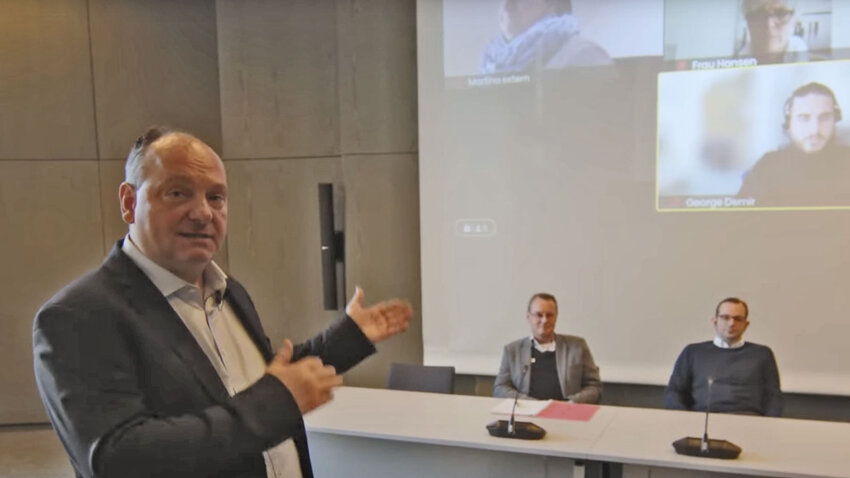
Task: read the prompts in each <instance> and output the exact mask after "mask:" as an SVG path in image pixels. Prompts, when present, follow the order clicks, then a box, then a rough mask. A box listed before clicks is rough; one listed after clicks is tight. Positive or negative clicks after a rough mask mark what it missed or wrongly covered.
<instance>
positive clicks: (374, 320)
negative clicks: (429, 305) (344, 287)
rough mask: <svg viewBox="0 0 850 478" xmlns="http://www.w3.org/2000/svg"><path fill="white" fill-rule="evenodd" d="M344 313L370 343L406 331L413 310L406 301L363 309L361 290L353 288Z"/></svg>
mask: <svg viewBox="0 0 850 478" xmlns="http://www.w3.org/2000/svg"><path fill="white" fill-rule="evenodd" d="M345 313H346V314H348V316H349V317H351V319H352V320H354V323H355V324H357V326H358V327H360V330H362V331H363V334H365V335H366V337H367V338H368V339H369V340H371V341H372V343H373V344H374V343H377V342H380V341H381V340H384V339H386V338H387V337H391V336H393V335H395V334H398V333H400V332H404V331H405V330H407V326H408V324H409V323H410V316H411V315H413V308H412V307H411V306H410V304H409V303H408V302H407V301H403V300H399V299H390V300H385V301H381V302H378V303H377V304H373V305H370V306H369V307H365V306H364V305H363V289H361V288H360V287H355V288H354V296H353V297H351V300H350V301H349V302H348V305H346V306H345Z"/></svg>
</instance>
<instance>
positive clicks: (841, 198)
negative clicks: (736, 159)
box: [738, 82, 850, 207]
mask: <svg viewBox="0 0 850 478" xmlns="http://www.w3.org/2000/svg"><path fill="white" fill-rule="evenodd" d="M783 113H784V120H783V122H782V129H783V130H784V131H785V133H786V135H787V136H788V139H789V142H788V145H786V146H784V147H782V148H780V149H778V150H775V151H770V152H768V153H766V154H764V156H762V157H761V158H760V159H759V160H758V162H757V163H756V164H755V166H753V168H752V169H751V170H750V171H749V172H747V173H746V175H745V176H744V181H743V184H742V185H741V189H740V190H739V192H738V196H739V197H752V198H755V200H756V203H755V206H756V207H793V206H797V207H818V206H850V188H848V187H847V184H848V183H850V146H847V145H844V144H840V143H838V142H837V141H836V138H835V136H836V123H838V122H839V121H841V108H840V107H839V106H838V101H837V99H836V97H835V93H833V92H832V90H831V89H830V88H829V87H827V86H826V85H824V84H822V83H814V82H813V83H807V84H805V85H803V86H801V87H799V88H797V89H796V90H794V91H793V92H792V93H791V96H789V97H788V99H787V100H786V101H785V104H784V106H783Z"/></svg>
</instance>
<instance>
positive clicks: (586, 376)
mask: <svg viewBox="0 0 850 478" xmlns="http://www.w3.org/2000/svg"><path fill="white" fill-rule="evenodd" d="M580 346H581V350H582V359H581V360H582V378H581V390H579V391H578V392H577V393H574V394H572V395H570V396H568V397H566V398H567V399H568V400H570V401H572V402H576V403H598V402H599V399H600V398H601V397H602V380H601V379H600V377H599V367H598V366H596V362H595V361H594V360H593V354H591V353H590V347H588V345H587V342H585V341H584V340H582V341H581V344H580Z"/></svg>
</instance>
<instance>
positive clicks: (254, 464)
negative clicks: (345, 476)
mask: <svg viewBox="0 0 850 478" xmlns="http://www.w3.org/2000/svg"><path fill="white" fill-rule="evenodd" d="M119 198H120V206H121V214H122V218H123V219H124V221H125V222H126V223H127V224H129V233H128V234H127V235H126V236H125V238H124V239H122V240H121V241H118V243H117V244H116V246H115V247H114V248H113V250H112V252H111V253H110V255H109V257H108V258H107V259H106V261H105V262H104V263H103V265H102V266H101V267H100V268H98V269H96V270H94V271H92V272H90V273H88V274H86V275H84V276H82V277H81V278H79V279H77V280H76V281H74V282H73V283H71V284H70V285H68V286H66V287H65V288H64V289H63V290H62V291H60V292H59V293H58V294H57V295H56V296H54V297H53V298H51V299H50V300H49V301H48V302H47V303H46V304H45V305H44V306H43V307H42V308H41V310H39V312H38V314H37V315H36V318H35V323H34V328H33V354H34V365H35V377H36V383H37V385H38V389H39V392H40V394H41V397H42V400H43V402H44V405H45V408H46V409H47V413H48V416H49V418H50V421H51V423H52V424H53V427H54V428H55V429H56V431H57V433H58V434H59V438H60V439H61V441H62V444H63V445H64V447H65V449H66V451H67V452H68V455H69V457H70V459H71V463H72V465H73V467H74V470H75V471H76V474H77V476H78V477H95V476H97V477H123V478H126V477H152V476H157V477H216V476H222V477H224V476H227V477H237V476H238V477H258V478H259V477H281V478H282V477H287V478H288V477H310V476H312V469H311V466H310V457H309V454H308V450H307V441H306V434H305V429H304V423H303V420H302V414H304V413H306V412H308V411H310V410H312V409H314V408H316V407H318V406H319V405H321V404H323V403H325V402H327V401H328V400H330V399H331V395H332V391H333V388H335V387H337V386H339V385H341V384H342V378H341V376H340V375H338V374H339V373H342V372H344V371H346V370H347V369H348V368H350V367H352V366H354V365H355V364H357V363H358V362H359V361H360V360H362V359H363V358H365V357H366V356H368V355H369V354H371V353H373V352H374V351H375V349H374V346H373V343H375V342H378V341H380V340H383V339H385V338H387V337H389V336H392V335H394V334H396V333H398V332H401V331H403V330H405V329H406V328H407V325H408V322H409V319H410V316H411V309H410V306H409V304H407V303H406V302H402V301H398V300H391V301H385V302H380V303H378V304H375V305H373V306H370V307H366V306H364V304H363V292H362V291H361V290H360V289H359V288H358V289H357V290H356V292H355V295H354V298H353V299H352V300H351V302H350V303H349V304H348V306H347V307H346V314H345V316H344V317H342V318H340V319H339V320H338V321H336V322H335V323H334V324H332V325H331V326H330V327H329V328H328V329H327V330H325V331H324V332H322V333H321V334H319V335H318V336H316V337H314V338H312V339H310V340H309V341H307V342H306V343H304V344H301V345H298V346H295V347H293V345H292V343H291V342H289V340H286V341H285V343H284V344H283V346H282V347H281V348H280V349H278V350H277V351H276V352H275V351H274V350H273V349H272V347H271V344H270V343H269V340H268V338H267V337H266V336H265V333H264V332H263V328H262V325H261V324H260V319H259V317H258V316H257V312H256V310H255V309H254V305H253V303H252V301H251V298H250V297H249V295H248V293H247V292H246V291H245V289H244V288H243V287H242V286H241V285H240V284H239V283H238V282H236V281H235V280H233V279H232V278H230V277H228V276H227V275H226V274H225V273H224V272H223V271H222V270H221V269H220V268H219V267H218V266H217V265H216V264H215V262H213V260H212V259H213V255H214V254H215V253H216V252H217V251H218V250H219V248H220V247H221V244H222V242H223V241H224V237H225V233H226V230H227V177H226V174H225V169H224V164H223V163H222V161H221V159H220V158H219V157H218V155H217V154H216V153H215V152H214V151H213V150H212V149H211V148H210V147H209V146H207V145H206V144H204V143H203V142H202V141H200V140H199V139H197V138H195V137H193V136H191V135H189V134H187V133H182V132H177V131H172V130H167V129H163V128H152V129H149V130H148V131H147V132H145V134H144V135H143V136H141V137H140V138H139V139H138V141H136V143H135V144H134V145H133V147H132V149H131V151H130V154H129V156H128V158H127V164H126V169H125V181H124V182H123V183H122V184H121V186H120V189H119Z"/></svg>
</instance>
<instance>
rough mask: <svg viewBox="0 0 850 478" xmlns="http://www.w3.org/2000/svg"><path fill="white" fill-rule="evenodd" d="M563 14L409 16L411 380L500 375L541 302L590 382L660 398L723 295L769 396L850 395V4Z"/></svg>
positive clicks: (640, 2) (432, 10)
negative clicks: (770, 41)
mask: <svg viewBox="0 0 850 478" xmlns="http://www.w3.org/2000/svg"><path fill="white" fill-rule="evenodd" d="M550 1H552V2H554V3H559V0H550ZM566 3H567V4H569V3H571V5H568V6H571V12H569V13H567V14H565V15H561V14H558V15H551V14H549V15H548V16H547V17H546V18H545V19H544V20H545V22H547V23H545V24H543V23H540V22H539V21H538V23H532V22H531V20H529V18H533V13H534V12H531V11H530V10H529V11H526V12H525V14H526V15H525V17H523V12H520V11H519V10H517V9H518V8H521V7H522V6H523V5H524V6H525V7H529V6H534V4H538V5H539V4H546V0H524V1H514V0H505V1H502V0H492V1H491V0H443V1H436V0H419V2H418V5H417V7H418V10H417V17H418V18H417V27H418V68H419V74H418V79H419V135H420V162H419V164H420V211H421V254H422V295H423V298H422V300H423V303H422V309H423V310H422V320H423V341H424V344H423V345H424V353H425V357H424V360H425V363H426V364H432V365H454V366H455V367H457V370H458V372H460V373H469V374H486V375H494V374H495V373H496V372H497V371H498V367H499V359H500V354H501V351H502V347H503V346H504V345H505V344H506V343H508V342H510V341H512V340H514V339H517V338H520V337H523V336H527V335H528V334H529V329H528V324H527V322H526V320H525V312H526V304H527V301H528V298H529V297H530V296H531V295H532V294H533V293H535V292H540V291H545V292H549V293H552V294H554V295H555V296H556V297H557V298H558V301H559V312H560V315H559V319H558V326H557V329H556V330H557V331H558V332H560V333H568V334H575V335H580V336H582V337H584V338H586V339H587V342H588V344H589V345H590V348H591V350H592V352H593V355H594V358H595V359H596V361H597V363H598V364H599V366H600V371H601V375H602V379H603V381H606V382H620V383H639V384H665V383H666V382H667V379H668V378H669V375H670V372H671V370H672V365H673V361H674V360H675V358H676V356H677V355H678V353H679V352H680V351H681V349H682V348H683V347H684V346H685V345H686V344H687V343H690V342H697V341H703V340H710V339H711V338H713V328H712V325H711V322H710V319H711V317H712V315H713V314H714V307H715V305H716V304H717V302H718V301H719V300H721V299H723V298H725V297H729V296H737V297H741V298H742V299H744V300H746V301H748V302H749V305H750V311H751V312H750V322H751V325H750V327H749V329H748V331H747V333H746V336H745V339H746V340H748V341H752V342H757V343H762V344H765V345H769V346H770V347H771V348H772V349H773V351H774V353H775V355H776V358H777V362H778V365H779V369H780V374H781V379H782V386H783V390H785V391H793V392H810V393H824V394H841V395H847V394H850V368H848V367H847V365H846V364H848V363H850V347H847V346H846V340H847V337H850V320H848V313H847V311H848V310H850V294H848V293H847V288H848V286H850V272H848V271H850V254H848V253H846V249H847V248H848V246H850V214H848V208H850V167H849V166H848V164H850V156H847V155H845V152H846V151H847V149H846V147H845V146H844V145H845V144H847V143H848V141H850V131H848V127H847V123H846V121H842V120H841V117H840V114H841V112H840V105H845V104H846V105H850V82H848V81H847V79H848V78H850V61H846V60H845V58H848V57H850V28H845V29H844V30H842V26H846V25H850V23H848V20H850V2H838V1H829V0H822V1H803V0H798V1H795V2H791V1H788V2H784V3H785V4H787V5H788V7H787V8H786V9H785V10H779V11H769V12H767V13H759V12H747V11H746V8H747V5H745V4H742V1H741V0H702V1H698V0H667V1H666V2H665V1H662V0H605V1H599V0H572V2H566ZM744 3H747V2H744ZM749 3H757V2H749ZM529 12H530V13H529ZM759 14H761V15H762V17H758V15H759ZM777 20H778V25H779V26H780V27H782V28H783V30H782V32H780V33H783V32H784V35H785V42H786V43H785V51H783V52H779V53H776V52H773V51H765V50H764V42H762V41H761V38H760V37H759V35H762V36H763V33H764V32H760V31H758V29H757V28H758V25H757V23H758V21H763V22H764V21H773V22H774V23H776V22H777ZM529 24H530V26H529ZM523 28H525V30H523ZM553 32H555V33H554V34H553ZM547 35H549V36H552V38H555V40H551V41H549V40H547V39H546V38H547ZM508 37H511V40H510V41H508V40H507V38H508ZM564 39H567V41H566V43H570V45H569V46H565V45H564V44H563V43H564V41H563V40H564ZM514 40H516V41H514ZM559 42H561V43H559ZM760 48H761V49H760ZM811 84H817V85H821V86H823V87H826V88H827V89H828V91H830V92H832V93H833V97H832V98H831V99H830V100H829V101H826V102H825V100H824V97H825V93H824V90H822V89H818V88H819V87H810V89H811V88H815V90H813V92H812V91H809V90H800V91H803V94H802V96H799V97H797V98H795V97H794V93H795V90H798V89H800V88H802V87H805V86H807V85H811ZM807 91H808V93H806V92H807ZM830 128H831V129H830ZM795 148H797V149H799V151H796V150H795ZM807 148H808V149H807Z"/></svg>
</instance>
